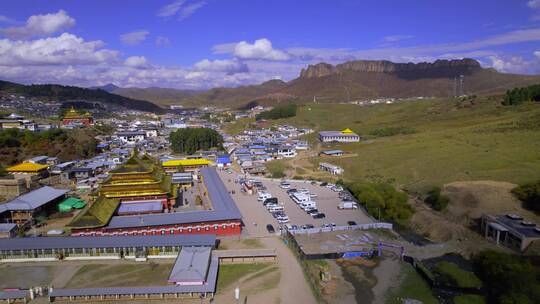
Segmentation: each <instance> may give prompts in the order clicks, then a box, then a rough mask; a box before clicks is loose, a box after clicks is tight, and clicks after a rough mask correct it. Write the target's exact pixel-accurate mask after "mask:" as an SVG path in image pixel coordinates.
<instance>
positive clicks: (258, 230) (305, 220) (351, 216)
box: [219, 171, 373, 236]
mask: <svg viewBox="0 0 540 304" xmlns="http://www.w3.org/2000/svg"><path fill="white" fill-rule="evenodd" d="M219 174H220V176H221V178H222V180H223V182H224V184H225V186H226V187H227V188H228V189H229V191H232V190H234V192H235V194H233V195H232V197H233V199H234V200H235V202H236V204H237V206H238V208H240V211H241V212H242V216H243V217H244V224H245V226H246V227H245V230H246V232H247V234H249V235H250V236H268V235H269V234H268V231H266V225H267V224H272V225H273V227H274V228H276V230H277V228H278V227H279V226H280V224H278V221H277V220H276V219H275V218H274V217H273V216H272V214H271V213H270V212H268V211H267V210H266V208H265V207H264V206H263V203H262V202H260V201H257V194H256V193H255V194H252V195H248V194H246V193H243V192H241V191H240V184H238V183H234V179H235V178H236V174H228V173H226V172H223V171H220V172H219ZM257 180H259V181H261V182H262V183H263V184H264V186H265V187H266V191H267V192H269V193H270V194H271V195H272V197H276V198H277V199H278V202H279V203H278V205H279V206H283V207H284V209H285V214H286V215H287V216H288V217H289V220H290V221H289V222H288V223H287V224H291V225H293V224H294V225H300V226H301V225H306V224H311V225H313V226H315V227H321V225H323V224H331V223H334V224H336V225H337V226H343V225H347V222H349V221H354V222H356V223H357V224H366V223H372V222H373V220H372V219H371V218H370V217H369V216H367V215H366V214H365V213H364V211H363V210H362V209H360V208H359V209H349V210H339V209H338V208H337V207H338V205H339V203H340V202H341V199H340V198H339V196H338V193H337V192H334V191H332V190H331V189H328V188H326V187H321V186H319V185H312V184H311V183H309V182H307V181H306V182H304V181H289V182H290V184H291V188H296V189H301V188H306V189H307V190H309V192H310V193H314V194H315V195H316V196H315V197H312V200H313V201H315V202H316V203H317V209H318V210H319V212H322V213H324V214H325V216H326V217H325V218H322V219H314V218H312V217H311V216H310V215H309V214H307V213H306V212H305V211H304V210H302V209H301V208H300V207H299V206H298V205H297V204H296V203H295V202H294V201H293V200H292V199H291V198H290V197H289V195H287V192H286V190H285V189H281V188H280V187H279V184H280V182H279V181H274V180H267V179H257ZM283 225H284V224H283Z"/></svg>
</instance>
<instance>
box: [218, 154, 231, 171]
mask: <svg viewBox="0 0 540 304" xmlns="http://www.w3.org/2000/svg"><path fill="white" fill-rule="evenodd" d="M216 164H217V167H218V168H227V167H229V166H230V165H231V158H230V156H229V155H220V156H218V157H217V159H216Z"/></svg>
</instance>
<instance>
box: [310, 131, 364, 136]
mask: <svg viewBox="0 0 540 304" xmlns="http://www.w3.org/2000/svg"><path fill="white" fill-rule="evenodd" d="M319 135H320V136H324V137H337V136H344V137H349V136H350V137H353V136H354V137H358V134H355V133H354V132H353V133H343V132H342V131H320V132H319Z"/></svg>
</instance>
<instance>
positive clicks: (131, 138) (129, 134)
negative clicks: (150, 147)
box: [116, 131, 146, 143]
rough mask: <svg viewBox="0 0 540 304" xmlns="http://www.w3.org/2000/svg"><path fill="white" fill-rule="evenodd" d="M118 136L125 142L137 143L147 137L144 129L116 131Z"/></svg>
mask: <svg viewBox="0 0 540 304" xmlns="http://www.w3.org/2000/svg"><path fill="white" fill-rule="evenodd" d="M116 136H117V137H118V138H119V139H120V140H121V141H123V142H125V143H136V142H139V141H142V140H144V139H145V138H146V132H144V131H124V132H118V133H116Z"/></svg>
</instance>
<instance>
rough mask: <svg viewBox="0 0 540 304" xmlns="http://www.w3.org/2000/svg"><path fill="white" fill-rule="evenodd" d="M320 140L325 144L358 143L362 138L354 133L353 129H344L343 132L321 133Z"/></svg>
mask: <svg viewBox="0 0 540 304" xmlns="http://www.w3.org/2000/svg"><path fill="white" fill-rule="evenodd" d="M319 140H320V141H321V142H323V143H327V142H342V143H349V142H358V141H360V136H359V135H358V134H356V133H354V132H353V131H352V130H351V129H348V128H347V129H344V130H342V131H320V132H319Z"/></svg>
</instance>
